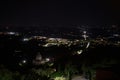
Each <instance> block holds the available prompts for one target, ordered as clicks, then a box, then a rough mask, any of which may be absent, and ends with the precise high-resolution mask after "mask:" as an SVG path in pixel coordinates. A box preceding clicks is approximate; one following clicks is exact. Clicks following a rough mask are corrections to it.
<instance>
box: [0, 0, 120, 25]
mask: <svg viewBox="0 0 120 80" xmlns="http://www.w3.org/2000/svg"><path fill="white" fill-rule="evenodd" d="M119 4H120V2H119V1H117V0H109V1H108V2H107V0H104V1H102V0H79V1H75V0H63V1H62V0H49V1H47V0H42V1H41V0H39V2H38V1H30V0H28V1H27V0H25V1H20V0H17V1H11V0H9V1H4V2H2V1H1V2H0V24H17V25H24V24H25V25H34V24H79V25H82V24H119V21H120V5H119Z"/></svg>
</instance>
